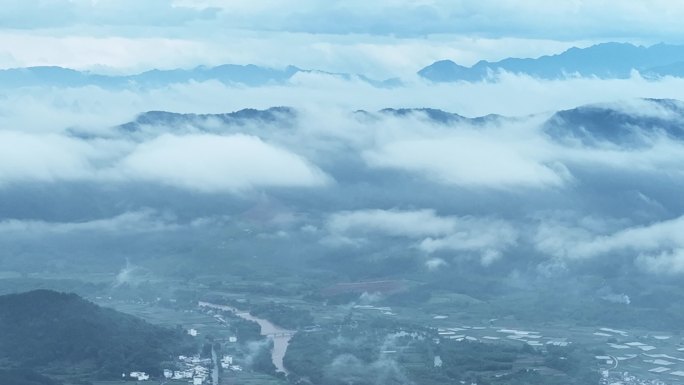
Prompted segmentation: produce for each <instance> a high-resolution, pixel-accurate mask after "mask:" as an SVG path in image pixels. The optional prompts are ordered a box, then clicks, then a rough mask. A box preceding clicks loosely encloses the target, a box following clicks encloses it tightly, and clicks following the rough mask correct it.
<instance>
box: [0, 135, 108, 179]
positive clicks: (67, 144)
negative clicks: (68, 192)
mask: <svg viewBox="0 0 684 385" xmlns="http://www.w3.org/2000/svg"><path fill="white" fill-rule="evenodd" d="M91 157H93V158H94V157H96V154H95V148H93V147H92V146H90V145H89V144H87V143H84V142H82V141H79V140H74V139H70V138H66V137H63V136H59V135H31V134H24V133H20V132H16V131H0V186H2V185H5V184H8V183H22V182H31V181H40V182H52V181H55V180H78V179H84V178H87V177H88V176H89V175H91V173H92V171H93V170H92V167H91V164H90V162H89V158H91Z"/></svg>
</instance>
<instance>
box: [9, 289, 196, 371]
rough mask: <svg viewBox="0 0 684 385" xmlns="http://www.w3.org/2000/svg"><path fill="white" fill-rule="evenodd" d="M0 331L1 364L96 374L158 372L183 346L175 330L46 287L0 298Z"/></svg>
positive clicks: (182, 336)
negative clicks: (132, 371)
mask: <svg viewBox="0 0 684 385" xmlns="http://www.w3.org/2000/svg"><path fill="white" fill-rule="evenodd" d="M0 331H1V333H2V338H0V363H2V365H5V363H9V365H10V366H15V367H21V368H26V369H35V370H38V371H43V370H46V369H47V370H49V372H50V373H54V372H59V370H60V369H61V368H71V369H70V370H73V368H78V371H80V374H87V375H89V376H92V377H97V378H111V377H117V376H120V375H121V373H123V372H127V371H131V370H143V371H147V372H149V373H152V374H158V373H159V371H160V364H161V363H162V362H164V361H167V360H169V359H171V358H172V357H173V356H174V355H177V354H180V353H182V352H183V351H184V350H185V349H186V348H187V347H188V346H189V345H188V343H189V341H188V337H187V336H186V335H185V333H183V331H182V330H180V329H179V330H170V329H166V328H162V327H158V326H154V325H151V324H149V323H147V322H145V321H143V320H141V319H138V318H136V317H133V316H130V315H127V314H123V313H120V312H117V311H115V310H112V309H107V308H102V307H99V306H97V305H95V304H93V303H91V302H88V301H86V300H84V299H83V298H81V297H79V296H77V295H76V294H65V293H58V292H55V291H49V290H36V291H31V292H27V293H21V294H10V295H4V296H0Z"/></svg>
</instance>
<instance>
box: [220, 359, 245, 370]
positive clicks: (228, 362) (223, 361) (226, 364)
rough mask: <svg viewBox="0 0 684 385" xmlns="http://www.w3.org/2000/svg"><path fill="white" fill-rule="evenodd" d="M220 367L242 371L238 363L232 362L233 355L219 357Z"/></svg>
mask: <svg viewBox="0 0 684 385" xmlns="http://www.w3.org/2000/svg"><path fill="white" fill-rule="evenodd" d="M221 367H222V368H223V369H226V370H232V371H233V372H241V371H242V367H241V366H240V365H234V364H233V356H223V358H221Z"/></svg>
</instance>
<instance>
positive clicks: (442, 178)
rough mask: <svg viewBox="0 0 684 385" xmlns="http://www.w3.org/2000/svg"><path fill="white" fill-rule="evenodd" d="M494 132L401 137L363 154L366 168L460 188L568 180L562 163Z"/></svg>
mask: <svg viewBox="0 0 684 385" xmlns="http://www.w3.org/2000/svg"><path fill="white" fill-rule="evenodd" d="M493 135H496V134H490V135H480V134H476V135H472V136H471V135H464V136H459V137H446V138H439V139H425V140H402V141H397V142H393V143H388V144H386V145H383V146H381V147H380V148H379V149H377V150H372V151H369V152H367V153H366V154H365V156H364V157H365V159H366V160H367V162H368V164H369V165H370V166H371V167H378V168H393V169H402V170H408V171H411V172H413V173H416V174H423V175H426V176H427V177H428V178H430V179H433V180H436V181H439V182H442V183H445V184H453V185H459V186H474V187H494V188H509V187H557V186H561V185H563V184H564V182H565V181H566V180H567V179H568V177H569V176H568V173H567V171H566V170H565V169H564V168H563V167H562V166H561V165H555V167H554V166H553V165H545V164H543V163H542V162H540V160H538V159H534V155H533V152H534V147H533V146H532V145H533V144H534V142H528V143H525V142H521V143H509V142H508V141H506V140H501V141H494V140H492V139H493V138H492V136H493ZM554 168H555V169H554Z"/></svg>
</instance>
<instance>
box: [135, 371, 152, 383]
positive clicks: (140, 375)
mask: <svg viewBox="0 0 684 385" xmlns="http://www.w3.org/2000/svg"><path fill="white" fill-rule="evenodd" d="M130 377H131V378H135V379H137V380H138V381H147V380H149V379H150V375H149V374H147V373H145V372H131V374H130Z"/></svg>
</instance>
